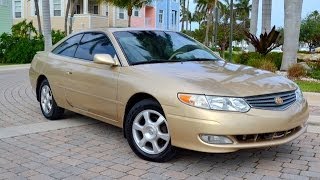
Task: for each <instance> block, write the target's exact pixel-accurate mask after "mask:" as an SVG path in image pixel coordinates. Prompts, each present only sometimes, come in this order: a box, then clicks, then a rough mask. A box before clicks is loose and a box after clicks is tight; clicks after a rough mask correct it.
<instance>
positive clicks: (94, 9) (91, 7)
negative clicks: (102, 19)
mask: <svg viewBox="0 0 320 180" xmlns="http://www.w3.org/2000/svg"><path fill="white" fill-rule="evenodd" d="M89 13H91V14H99V6H98V4H89Z"/></svg>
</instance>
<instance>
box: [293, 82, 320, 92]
mask: <svg viewBox="0 0 320 180" xmlns="http://www.w3.org/2000/svg"><path fill="white" fill-rule="evenodd" d="M296 83H297V84H298V85H299V87H300V89H301V90H302V91H304V92H320V83H318V82H310V81H296Z"/></svg>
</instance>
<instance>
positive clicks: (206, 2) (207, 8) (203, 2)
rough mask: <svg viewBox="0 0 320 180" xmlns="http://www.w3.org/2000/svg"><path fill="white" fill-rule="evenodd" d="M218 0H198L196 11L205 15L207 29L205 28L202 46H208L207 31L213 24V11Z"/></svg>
mask: <svg viewBox="0 0 320 180" xmlns="http://www.w3.org/2000/svg"><path fill="white" fill-rule="evenodd" d="M217 2H218V0H199V1H198V4H197V10H198V11H201V12H205V13H206V14H207V17H206V20H207V27H206V35H205V39H204V44H205V45H206V46H209V30H210V27H211V25H212V23H213V11H214V9H215V8H216V6H217Z"/></svg>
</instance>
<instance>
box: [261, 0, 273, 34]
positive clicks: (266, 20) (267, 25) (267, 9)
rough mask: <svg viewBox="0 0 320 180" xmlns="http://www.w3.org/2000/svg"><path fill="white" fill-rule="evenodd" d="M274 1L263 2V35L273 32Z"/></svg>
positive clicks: (264, 0)
mask: <svg viewBox="0 0 320 180" xmlns="http://www.w3.org/2000/svg"><path fill="white" fill-rule="evenodd" d="M271 11H272V0H262V27H261V33H264V32H267V33H269V32H270V30H271Z"/></svg>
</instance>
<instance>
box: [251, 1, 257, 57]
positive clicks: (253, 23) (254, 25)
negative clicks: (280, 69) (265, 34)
mask: <svg viewBox="0 0 320 180" xmlns="http://www.w3.org/2000/svg"><path fill="white" fill-rule="evenodd" d="M258 15H259V0H252V10H251V19H250V33H251V34H253V35H257V27H258ZM249 51H255V48H254V47H253V46H252V44H250V45H249Z"/></svg>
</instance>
